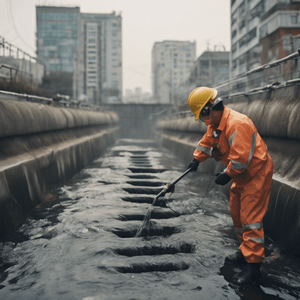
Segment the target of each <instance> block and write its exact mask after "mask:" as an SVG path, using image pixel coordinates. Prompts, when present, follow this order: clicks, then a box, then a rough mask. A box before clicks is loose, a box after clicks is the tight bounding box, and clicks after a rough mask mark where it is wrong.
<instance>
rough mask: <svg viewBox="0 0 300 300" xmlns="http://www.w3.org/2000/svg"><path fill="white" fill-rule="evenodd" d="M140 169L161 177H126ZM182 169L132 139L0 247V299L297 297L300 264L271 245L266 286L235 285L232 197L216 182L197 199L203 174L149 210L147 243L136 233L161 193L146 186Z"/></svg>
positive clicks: (55, 193) (52, 198) (54, 195)
mask: <svg viewBox="0 0 300 300" xmlns="http://www.w3.org/2000/svg"><path fill="white" fill-rule="evenodd" d="M143 159H146V161H147V166H142V165H143V164H142V162H143ZM174 161H176V166H175V165H174ZM137 165H138V168H140V169H143V168H144V169H145V170H146V169H147V168H152V170H154V169H155V170H158V171H157V172H151V173H147V172H142V173H138V172H137V173H133V172H132V171H130V169H129V168H131V169H134V168H137ZM166 170H167V171H166ZM183 170H184V166H182V165H180V164H179V163H178V160H177V159H175V158H174V157H172V156H169V155H168V154H167V153H164V152H161V151H158V150H157V149H156V148H154V147H153V146H151V145H149V144H148V145H147V148H142V147H141V146H136V145H133V146H132V145H130V144H128V142H127V145H122V144H120V145H118V146H116V147H114V148H112V149H111V152H109V153H107V155H106V156H105V157H103V158H101V159H99V160H96V161H95V162H94V163H93V164H92V165H91V166H90V167H88V168H86V169H85V170H83V171H82V172H80V173H79V174H77V175H76V176H75V177H74V178H73V179H72V181H70V182H69V184H68V185H65V186H63V187H59V188H55V189H53V190H52V191H49V195H48V197H47V201H46V202H45V203H43V204H42V205H40V206H39V207H37V209H36V210H35V211H34V212H33V213H32V214H31V216H30V217H29V218H28V220H27V221H26V223H25V224H24V225H23V226H22V227H21V228H20V229H19V230H18V231H17V232H16V233H15V235H14V236H12V237H11V240H10V241H3V242H1V243H0V253H1V254H0V298H1V299H86V300H87V299H89V300H90V299H101V300H102V299H209V300H211V299H262V300H266V299H299V298H300V284H299V282H300V272H299V269H300V268H299V262H298V261H297V260H295V259H293V258H292V257H289V256H286V255H282V254H281V253H280V252H279V251H278V249H277V248H276V246H274V244H271V243H270V244H268V245H267V251H266V252H267V255H268V257H267V259H266V261H265V263H264V264H263V270H262V271H263V277H262V279H261V281H260V282H259V283H258V284H257V285H254V286H250V287H247V288H242V289H241V288H239V289H237V288H236V287H232V286H230V285H229V281H230V279H231V278H232V276H233V275H234V273H235V272H237V271H238V268H236V267H229V266H226V267H225V266H223V262H224V258H225V256H226V255H228V254H230V253H232V252H233V251H235V249H236V247H237V240H236V238H235V236H234V234H233V228H232V222H231V218H230V215H229V211H228V202H227V200H226V198H225V197H223V196H222V195H221V194H219V193H218V192H217V191H216V190H215V189H213V185H212V189H211V190H210V191H209V193H208V195H207V196H206V197H203V196H201V195H203V194H204V192H205V190H206V187H207V184H208V183H209V179H210V177H209V176H207V175H205V174H190V175H188V176H187V177H186V178H184V179H183V180H182V181H180V182H179V183H178V184H177V185H176V192H175V193H174V195H172V197H171V198H170V199H168V201H167V205H163V202H162V203H160V204H161V205H158V206H155V207H153V210H152V213H151V221H150V231H151V234H150V235H149V237H145V236H141V237H135V234H136V231H137V229H138V228H139V226H140V224H141V222H142V220H143V216H144V215H145V213H146V211H147V209H148V208H149V205H150V204H151V203H152V201H153V199H154V197H155V194H152V191H150V192H149V189H151V188H153V189H157V188H158V187H159V185H160V184H165V183H168V182H170V181H172V180H174V179H175V178H177V177H178V176H179V175H180V174H181V173H182V171H183ZM135 171H136V169H135ZM143 181H145V182H147V183H146V184H145V186H143V184H142V182H143ZM131 182H133V184H131ZM141 189H143V191H141ZM134 191H135V192H134ZM140 193H141V194H140ZM165 200H166V199H165ZM168 207H170V208H171V209H169V208H168ZM175 212H176V213H175Z"/></svg>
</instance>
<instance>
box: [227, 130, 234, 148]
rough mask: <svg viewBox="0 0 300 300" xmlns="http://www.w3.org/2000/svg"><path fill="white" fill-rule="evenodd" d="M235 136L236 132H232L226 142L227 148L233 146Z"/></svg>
mask: <svg viewBox="0 0 300 300" xmlns="http://www.w3.org/2000/svg"><path fill="white" fill-rule="evenodd" d="M235 134H236V132H234V133H233V134H232V135H231V137H230V138H229V140H228V143H229V146H230V147H231V146H232V144H233V140H234V137H235Z"/></svg>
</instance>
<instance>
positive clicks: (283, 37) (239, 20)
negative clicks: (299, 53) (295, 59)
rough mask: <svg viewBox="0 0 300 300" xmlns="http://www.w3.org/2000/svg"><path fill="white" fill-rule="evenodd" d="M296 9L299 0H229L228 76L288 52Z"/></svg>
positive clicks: (298, 26)
mask: <svg viewBox="0 0 300 300" xmlns="http://www.w3.org/2000/svg"><path fill="white" fill-rule="evenodd" d="M299 10H300V1H299V0H231V58H230V62H231V77H235V76H238V75H240V74H243V73H244V72H246V71H249V70H251V69H254V68H256V67H258V66H260V65H262V64H266V63H268V62H272V61H274V60H278V59H280V58H283V57H284V56H286V55H288V54H290V53H292V51H293V50H294V49H293V48H294V47H293V46H292V44H291V43H290V41H292V40H293V38H292V37H293V36H297V35H299V34H300V17H299V15H300V14H299Z"/></svg>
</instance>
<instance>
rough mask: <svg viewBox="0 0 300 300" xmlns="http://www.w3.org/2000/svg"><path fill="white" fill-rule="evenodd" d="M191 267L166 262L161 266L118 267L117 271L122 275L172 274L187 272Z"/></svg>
mask: <svg viewBox="0 0 300 300" xmlns="http://www.w3.org/2000/svg"><path fill="white" fill-rule="evenodd" d="M188 268H189V265H188V264H186V263H184V262H181V263H172V262H166V263H161V264H150V263H143V264H131V265H130V266H129V267H117V268H116V270H117V271H119V272H120V273H145V272H172V271H181V270H187V269H188Z"/></svg>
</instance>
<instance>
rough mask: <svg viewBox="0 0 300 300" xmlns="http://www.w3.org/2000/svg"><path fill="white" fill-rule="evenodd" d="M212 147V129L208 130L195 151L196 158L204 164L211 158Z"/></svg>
mask: <svg viewBox="0 0 300 300" xmlns="http://www.w3.org/2000/svg"><path fill="white" fill-rule="evenodd" d="M211 147H212V129H211V128H208V129H207V132H206V133H205V134H204V135H203V137H202V139H201V140H200V142H199V143H198V145H197V148H196V150H195V151H194V158H195V159H196V160H197V161H198V162H199V163H201V162H204V161H205V160H207V159H208V158H209V157H210V149H211Z"/></svg>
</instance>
